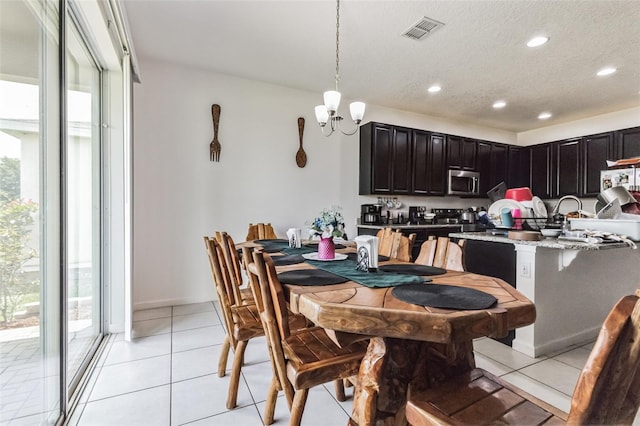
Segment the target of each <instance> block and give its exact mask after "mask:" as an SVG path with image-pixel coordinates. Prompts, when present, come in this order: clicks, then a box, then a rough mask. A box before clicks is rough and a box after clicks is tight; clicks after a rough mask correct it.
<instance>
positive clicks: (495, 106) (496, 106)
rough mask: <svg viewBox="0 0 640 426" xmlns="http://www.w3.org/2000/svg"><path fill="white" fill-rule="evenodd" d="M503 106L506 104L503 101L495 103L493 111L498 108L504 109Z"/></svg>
mask: <svg viewBox="0 0 640 426" xmlns="http://www.w3.org/2000/svg"><path fill="white" fill-rule="evenodd" d="M505 106H507V103H506V102H505V101H495V102H494V103H493V107H494V108H495V109H500V108H504V107H505Z"/></svg>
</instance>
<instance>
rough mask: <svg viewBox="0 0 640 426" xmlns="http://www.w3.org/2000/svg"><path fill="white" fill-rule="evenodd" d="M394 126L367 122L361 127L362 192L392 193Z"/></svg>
mask: <svg viewBox="0 0 640 426" xmlns="http://www.w3.org/2000/svg"><path fill="white" fill-rule="evenodd" d="M391 148H392V127H391V126H388V125H385V124H379V123H367V124H365V125H363V126H361V127H360V191H359V192H360V194H361V195H366V194H389V193H391V188H392V186H391V179H392V175H391V162H392V160H393V156H392V152H391Z"/></svg>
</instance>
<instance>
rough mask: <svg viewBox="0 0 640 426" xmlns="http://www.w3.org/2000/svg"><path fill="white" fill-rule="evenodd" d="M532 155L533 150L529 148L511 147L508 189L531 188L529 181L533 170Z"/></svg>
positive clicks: (509, 152) (508, 164)
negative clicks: (530, 161)
mask: <svg viewBox="0 0 640 426" xmlns="http://www.w3.org/2000/svg"><path fill="white" fill-rule="evenodd" d="M530 155H531V150H530V149H529V147H519V146H509V148H508V154H507V156H508V160H507V181H506V184H507V187H508V188H521V187H523V186H531V182H530V181H529V172H530V170H531V164H530V163H529V160H530Z"/></svg>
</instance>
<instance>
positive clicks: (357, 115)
mask: <svg viewBox="0 0 640 426" xmlns="http://www.w3.org/2000/svg"><path fill="white" fill-rule="evenodd" d="M365 108H366V105H365V104H364V102H351V104H350V105H349V110H350V111H351V119H352V120H353V121H355V122H356V124H360V122H361V121H362V117H364V110H365Z"/></svg>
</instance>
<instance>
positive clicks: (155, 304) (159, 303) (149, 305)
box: [133, 297, 215, 311]
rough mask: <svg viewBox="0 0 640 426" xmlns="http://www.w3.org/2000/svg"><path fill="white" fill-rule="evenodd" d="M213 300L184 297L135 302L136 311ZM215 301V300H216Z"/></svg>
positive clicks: (134, 308)
mask: <svg viewBox="0 0 640 426" xmlns="http://www.w3.org/2000/svg"><path fill="white" fill-rule="evenodd" d="M205 302H211V300H203V299H197V298H190V297H183V298H176V299H163V300H153V301H148V302H139V303H134V304H133V310H134V311H142V310H144V309H153V308H164V307H166V306H177V305H190V304H192V303H205ZM214 302H215V300H214Z"/></svg>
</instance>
